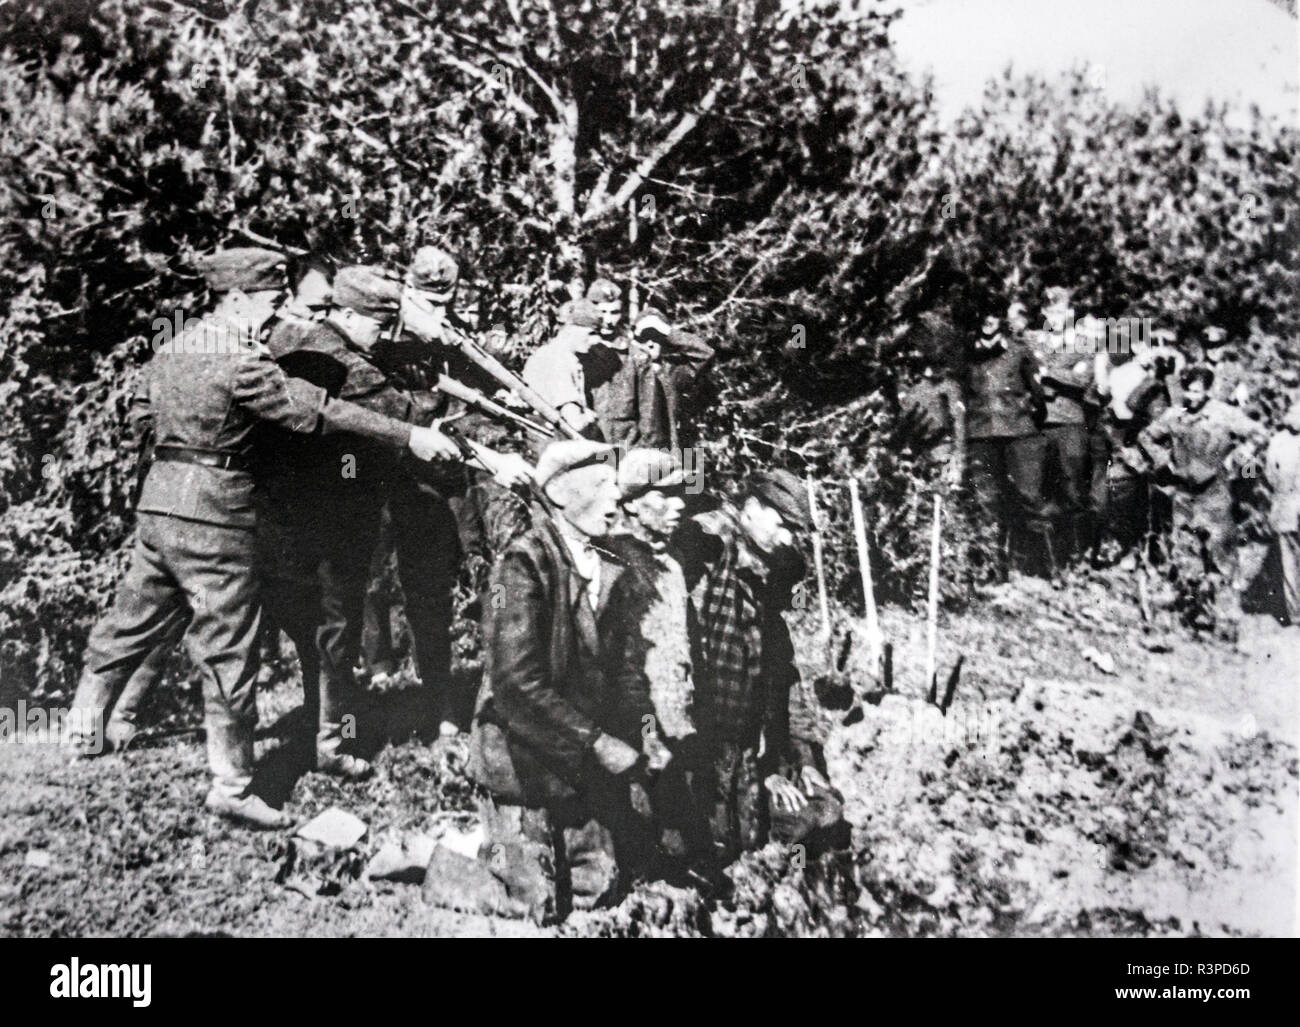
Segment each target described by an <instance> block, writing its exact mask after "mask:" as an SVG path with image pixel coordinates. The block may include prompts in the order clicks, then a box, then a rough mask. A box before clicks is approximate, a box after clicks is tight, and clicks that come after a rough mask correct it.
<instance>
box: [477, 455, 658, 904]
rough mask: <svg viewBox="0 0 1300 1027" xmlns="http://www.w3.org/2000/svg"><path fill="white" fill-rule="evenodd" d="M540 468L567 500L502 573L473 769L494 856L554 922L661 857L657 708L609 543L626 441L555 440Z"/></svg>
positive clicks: (517, 890)
mask: <svg viewBox="0 0 1300 1027" xmlns="http://www.w3.org/2000/svg"><path fill="white" fill-rule="evenodd" d="M536 478H537V482H538V485H539V487H540V488H541V489H542V491H543V494H544V495H545V496H546V498H547V501H548V502H549V503H551V504H553V505H554V511H553V512H552V513H551V515H550V516H548V517H545V518H540V519H539V520H538V521H537V522H536V523H534V525H533V527H532V528H531V529H530V530H529V531H528V532H526V533H525V534H524V535H523V536H521V537H520V538H518V539H516V540H515V542H513V543H512V544H511V545H510V546H509V548H507V549H506V551H505V553H503V554H502V556H501V558H500V559H499V560H498V561H497V564H496V567H495V568H494V569H493V572H492V583H491V586H490V588H489V590H488V602H487V609H486V610H485V611H484V635H485V638H484V656H485V672H484V677H483V685H482V688H481V690H480V693H479V701H478V709H477V712H476V715H475V721H474V727H473V732H472V735H471V741H470V753H471V755H470V769H471V773H472V775H473V776H474V778H475V779H476V780H477V781H478V782H479V783H480V784H482V785H483V786H484V787H485V788H487V790H488V792H489V793H490V795H491V798H490V799H489V800H488V801H486V802H485V803H484V804H483V805H482V806H481V814H482V818H483V826H484V831H485V836H486V838H485V841H484V843H483V847H482V849H481V850H480V857H481V858H482V859H484V860H485V861H487V863H488V865H489V867H490V868H491V869H492V871H493V873H494V874H496V876H497V877H498V878H499V879H501V880H502V881H504V882H505V885H506V887H507V889H508V891H509V892H510V895H511V897H512V898H513V899H515V900H516V901H518V902H519V903H521V904H523V905H525V906H527V907H528V908H529V909H530V911H531V914H532V915H533V916H534V917H535V918H536V919H539V920H542V919H547V918H549V917H551V916H559V917H561V918H562V917H564V916H565V915H567V913H568V911H569V909H570V908H576V909H584V908H591V907H592V906H595V905H597V904H599V903H602V902H607V901H612V900H614V899H616V898H617V897H618V895H619V894H620V892H621V891H622V890H623V889H624V888H625V887H626V885H627V884H628V883H629V880H630V878H631V877H632V876H634V875H635V874H636V872H637V869H638V868H639V867H640V866H641V865H643V863H644V861H645V859H646V858H648V853H649V851H650V849H651V847H652V845H653V837H652V834H651V830H650V819H649V809H648V800H647V799H646V795H645V792H644V788H643V786H642V785H641V783H640V781H639V770H640V769H641V767H642V764H643V759H642V755H643V754H642V747H643V741H642V737H643V736H642V732H643V730H644V729H645V725H646V724H653V719H654V707H653V705H652V703H651V700H650V696H649V692H648V690H647V689H646V687H645V685H644V680H643V679H642V678H641V677H640V676H639V675H638V674H636V673H627V671H628V669H629V668H630V661H629V660H628V659H626V658H625V656H624V653H625V651H626V640H625V637H624V632H625V630H626V619H625V618H624V617H622V616H621V615H620V614H619V611H618V610H617V609H614V608H612V605H613V604H611V602H610V597H611V595H612V594H613V593H614V590H615V588H616V586H617V583H618V579H619V576H620V575H621V574H622V573H623V568H622V567H621V566H620V565H619V564H618V563H616V562H614V558H613V556H612V554H610V553H609V552H608V551H607V550H604V549H602V548H600V547H599V546H598V542H599V540H600V539H601V538H602V537H603V536H604V535H606V534H607V533H608V532H609V530H610V528H611V527H613V525H614V521H615V518H616V516H617V512H618V506H617V503H618V492H617V489H616V487H615V479H614V467H613V450H612V449H611V448H610V447H608V446H605V445H603V444H601V443H596V442H588V441H585V440H576V441H568V440H566V441H562V442H555V443H552V444H551V445H550V446H548V447H547V448H546V450H544V451H543V453H542V456H541V458H540V459H539V461H538V465H537V473H536ZM646 718H649V719H648V720H647V719H646ZM634 799H635V800H637V801H638V805H637V807H635V808H634V806H633V801H634Z"/></svg>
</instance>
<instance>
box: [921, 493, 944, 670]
mask: <svg viewBox="0 0 1300 1027" xmlns="http://www.w3.org/2000/svg"><path fill="white" fill-rule="evenodd" d="M942 504H943V501H942V500H941V499H940V498H939V495H938V493H935V497H934V528H933V530H932V531H931V533H930V602H929V604H928V607H927V609H926V617H925V621H926V624H925V684H926V687H927V688H929V689H930V691H931V692H933V691H934V690H935V685H936V675H937V673H938V671H937V669H936V668H935V655H936V651H937V649H938V643H939V556H940V550H939V532H940V527H939V521H940V517H941V516H942V515H941V513H940V509H941V507H942Z"/></svg>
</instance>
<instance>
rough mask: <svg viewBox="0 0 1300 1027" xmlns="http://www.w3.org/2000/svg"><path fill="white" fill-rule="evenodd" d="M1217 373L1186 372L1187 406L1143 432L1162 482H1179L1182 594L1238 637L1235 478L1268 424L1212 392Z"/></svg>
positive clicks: (1201, 621)
mask: <svg viewBox="0 0 1300 1027" xmlns="http://www.w3.org/2000/svg"><path fill="white" fill-rule="evenodd" d="M1213 386H1214V372H1213V371H1211V370H1210V369H1209V368H1208V367H1205V366H1204V365H1198V366H1196V367H1192V368H1188V369H1187V370H1186V371H1184V372H1183V376H1182V387H1183V404H1182V406H1181V407H1171V408H1169V410H1167V411H1166V412H1165V413H1164V414H1163V415H1162V416H1161V417H1160V418H1159V419H1158V420H1156V421H1155V422H1154V423H1153V424H1151V425H1150V426H1149V427H1147V428H1146V429H1144V430H1143V431H1142V433H1141V434H1140V435H1139V436H1138V447H1139V449H1140V450H1141V452H1142V454H1143V455H1144V456H1145V457H1146V459H1148V460H1149V461H1150V466H1151V468H1152V469H1153V471H1154V473H1155V475H1156V480H1157V482H1162V481H1163V482H1167V483H1169V484H1171V485H1172V486H1173V539H1172V553H1171V558H1172V560H1171V562H1172V564H1173V569H1174V572H1175V574H1176V575H1177V580H1178V586H1179V589H1180V592H1181V598H1182V599H1183V601H1184V602H1186V603H1187V604H1189V605H1190V610H1189V611H1188V612H1189V614H1190V618H1189V619H1190V620H1191V621H1192V623H1193V624H1194V625H1196V626H1205V624H1206V621H1207V620H1210V621H1212V622H1213V626H1214V629H1215V630H1216V632H1217V633H1219V634H1220V635H1221V636H1222V637H1224V638H1227V639H1229V640H1233V641H1235V639H1236V631H1237V626H1238V623H1239V621H1240V619H1241V599H1240V585H1241V583H1240V582H1239V581H1238V580H1237V577H1238V575H1237V571H1238V567H1237V547H1238V545H1237V544H1238V538H1237V535H1238V531H1237V525H1236V523H1235V521H1234V520H1233V516H1232V491H1231V484H1232V477H1233V475H1234V474H1236V473H1238V472H1239V470H1240V468H1241V466H1242V460H1241V457H1242V454H1243V452H1244V449H1245V446H1247V445H1249V444H1252V443H1254V444H1260V443H1262V442H1263V441H1264V439H1265V435H1264V432H1263V429H1262V428H1261V427H1260V426H1259V425H1258V424H1257V423H1256V422H1255V421H1253V420H1251V419H1250V418H1249V417H1247V416H1246V415H1245V414H1244V413H1242V412H1241V411H1240V410H1238V409H1236V408H1235V407H1232V406H1229V405H1228V404H1227V403H1224V402H1221V401H1220V400H1216V399H1211V398H1210V390H1211V389H1212V388H1213Z"/></svg>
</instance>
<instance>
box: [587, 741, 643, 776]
mask: <svg viewBox="0 0 1300 1027" xmlns="http://www.w3.org/2000/svg"><path fill="white" fill-rule="evenodd" d="M591 751H592V752H593V753H594V754H595V757H596V762H597V763H599V764H600V765H601V766H602V767H603V768H604V769H605V770H607V771H609V772H610V773H611V774H615V775H617V774H622V773H625V772H626V771H629V770H631V769H632V767H633V766H635V765H636V761H637V760H638V759H640V758H641V754H640V753H639V752H637V751H636V750H635V749H633V748H632V746H630V745H628V744H627V742H624V741H622V740H621V739H618V738H615V737H614V736H613V735H599V736H598V737H597V738H596V743H595V744H594V745H593V746H592V747H591Z"/></svg>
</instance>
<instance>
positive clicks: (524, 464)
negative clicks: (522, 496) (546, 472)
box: [492, 453, 533, 489]
mask: <svg viewBox="0 0 1300 1027" xmlns="http://www.w3.org/2000/svg"><path fill="white" fill-rule="evenodd" d="M492 465H493V466H494V467H495V468H496V473H495V474H494V475H493V476H492V477H493V479H494V480H495V481H496V483H497V484H498V485H501V486H502V487H504V488H508V489H513V488H516V487H518V486H522V485H527V484H528V483H529V482H530V481H532V480H533V465H532V464H530V463H529V462H528V461H527V460H525V459H524V458H523V457H521V456H520V455H519V454H518V453H497V454H496V455H495V456H494V457H493V460H492Z"/></svg>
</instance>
